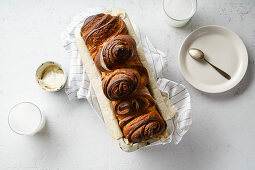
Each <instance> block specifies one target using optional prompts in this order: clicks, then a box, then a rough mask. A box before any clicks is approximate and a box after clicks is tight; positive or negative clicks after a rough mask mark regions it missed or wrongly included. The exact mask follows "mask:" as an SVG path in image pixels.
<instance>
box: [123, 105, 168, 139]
mask: <svg viewBox="0 0 255 170" xmlns="http://www.w3.org/2000/svg"><path fill="white" fill-rule="evenodd" d="M120 121H121V123H122V124H123V125H124V126H123V127H121V128H122V131H123V135H124V136H125V138H127V139H128V140H129V141H131V142H143V141H146V140H148V139H151V138H153V137H157V136H158V135H160V134H161V133H163V132H164V131H165V129H166V124H165V121H164V120H163V119H162V117H161V116H160V114H159V112H158V111H157V109H156V107H155V106H154V107H152V108H150V109H148V110H147V111H146V112H145V113H143V114H142V115H140V116H137V117H134V118H133V119H132V118H131V116H130V117H129V119H126V118H124V120H123V119H122V120H120Z"/></svg>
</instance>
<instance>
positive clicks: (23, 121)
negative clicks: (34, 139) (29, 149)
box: [9, 102, 45, 135]
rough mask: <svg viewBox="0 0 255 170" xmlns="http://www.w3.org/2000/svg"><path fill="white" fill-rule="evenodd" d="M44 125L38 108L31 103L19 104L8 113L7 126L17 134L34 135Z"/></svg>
mask: <svg viewBox="0 0 255 170" xmlns="http://www.w3.org/2000/svg"><path fill="white" fill-rule="evenodd" d="M44 124H45V119H44V116H43V115H42V114H41V111H40V110H39V108H38V107H37V106H36V105H34V104H32V103H29V102H24V103H19V104H17V105H16V106H14V107H13V108H12V109H11V111H10V114H9V125H10V127H11V129H12V130H13V131H14V132H16V133H18V134H22V135H34V134H35V133H37V132H38V131H39V130H41V129H42V128H43V126H44Z"/></svg>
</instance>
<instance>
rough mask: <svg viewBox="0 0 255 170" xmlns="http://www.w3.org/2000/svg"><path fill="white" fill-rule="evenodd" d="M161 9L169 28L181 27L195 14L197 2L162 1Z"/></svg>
mask: <svg viewBox="0 0 255 170" xmlns="http://www.w3.org/2000/svg"><path fill="white" fill-rule="evenodd" d="M163 9H164V11H165V14H166V16H167V18H168V21H169V24H170V25H171V26H173V27H182V26H184V25H185V24H186V23H187V22H188V21H189V20H190V19H191V18H192V17H193V15H194V14H195V12H196V10H197V0H163Z"/></svg>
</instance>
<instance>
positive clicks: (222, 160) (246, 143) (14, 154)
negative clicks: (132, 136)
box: [0, 0, 255, 170]
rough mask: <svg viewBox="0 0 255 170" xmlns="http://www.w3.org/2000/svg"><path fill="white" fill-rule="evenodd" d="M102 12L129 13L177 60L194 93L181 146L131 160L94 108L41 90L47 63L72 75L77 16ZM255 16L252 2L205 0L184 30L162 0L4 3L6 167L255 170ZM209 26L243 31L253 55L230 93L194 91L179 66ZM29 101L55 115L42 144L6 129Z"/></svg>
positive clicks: (0, 74) (1, 132)
mask: <svg viewBox="0 0 255 170" xmlns="http://www.w3.org/2000/svg"><path fill="white" fill-rule="evenodd" d="M100 5H105V6H106V7H109V8H110V7H122V8H126V9H127V12H128V14H129V17H130V18H131V19H132V20H134V22H135V23H137V25H138V27H139V28H140V29H141V30H142V31H144V33H145V34H146V35H147V36H148V37H149V38H150V40H151V41H152V42H153V44H154V45H155V46H156V47H157V48H159V49H160V50H162V51H163V52H166V53H167V55H168V56H169V73H168V77H169V78H171V79H172V80H174V81H177V82H180V83H183V84H184V85H186V87H187V88H188V90H189V91H190V93H191V96H192V106H193V111H192V113H193V125H192V127H191V129H190V131H189V132H188V133H187V134H186V135H185V136H184V139H183V141H182V142H181V143H180V144H179V145H177V146H175V145H173V144H170V145H164V146H155V147H154V148H150V149H148V148H145V149H141V150H140V151H138V152H134V153H124V152H122V151H121V150H120V149H119V148H118V147H116V143H114V142H112V140H111V138H110V137H109V135H108V134H107V132H106V129H105V128H104V125H103V123H102V121H101V120H100V119H99V118H98V117H97V116H96V115H95V113H94V112H93V111H92V109H91V108H90V106H89V105H88V103H87V102H85V101H78V102H69V101H68V99H67V97H66V95H65V94H64V91H60V92H58V93H47V92H45V91H43V90H41V89H40V88H39V87H38V86H37V85H36V82H35V79H34V74H35V70H36V68H37V66H38V65H39V64H40V63H41V62H43V61H46V60H54V61H57V62H59V63H60V64H62V65H63V66H64V68H65V69H67V66H68V60H67V56H66V54H65V52H64V49H63V48H62V46H61V44H60V43H61V40H60V33H61V32H62V31H63V29H64V28H65V27H66V26H67V25H68V24H69V22H70V20H71V18H72V17H73V16H74V15H75V14H76V13H77V12H80V11H81V10H82V9H83V8H87V7H93V6H100ZM254 18H255V1H253V0H249V1H248V0H239V1H238V0H217V1H202V0H200V1H198V11H197V13H196V14H195V16H194V18H193V19H192V20H191V22H190V23H188V25H187V26H186V27H184V28H180V29H176V28H172V27H170V26H168V24H167V23H166V20H165V18H164V12H163V10H162V1H158V0H153V1H148V0H141V1H135V0H134V1H128V0H126V1H116V0H115V1H113V0H110V1H109V0H108V1H106V0H104V1H101V2H100V1H99V0H94V1H88V0H87V1H86V0H79V1H78V0H77V1H66V2H65V1H60V0H56V1H50V0H45V1H28V0H24V1H12V0H1V2H0V35H1V36H0V59H1V62H0V169H1V170H2V169H3V170H5V169H8V170H12V169H14V170H15V169H22V170H23V169H24V170H56V169H59V170H69V169H74V170H76V169H97V170H98V169H121V170H122V169H124V170H127V169H217V170H219V169H231V170H232V169H254V168H255V162H254V160H255V145H254V140H255V128H254V123H255V115H254V113H255V112H254V110H255V105H254V100H255V85H254V74H255V68H254V67H255V66H254V60H255V45H254V44H255V19H254ZM208 24H218V25H222V26H225V27H227V28H230V29H232V30H233V31H235V32H236V33H237V34H239V35H240V37H241V38H242V39H243V41H244V43H245V44H246V46H247V49H248V53H249V66H248V70H247V74H246V75H245V77H244V79H243V80H242V81H241V83H240V84H239V85H238V86H236V87H235V88H234V89H232V90H230V91H228V92H225V93H222V94H206V93H202V92H200V91H198V90H196V89H194V88H192V87H191V86H190V85H189V84H188V83H187V82H186V81H184V79H183V77H182V76H181V74H180V72H179V69H178V67H177V54H178V49H179V47H180V45H181V43H182V41H183V39H184V38H185V37H186V36H187V35H188V34H189V33H190V32H191V31H192V30H194V29H196V28H198V27H199V26H204V25H208ZM24 100H25V101H32V102H34V103H35V104H37V105H38V106H39V107H40V109H41V110H42V112H43V113H44V114H45V115H46V116H47V124H46V128H45V130H44V131H43V132H42V133H41V134H38V135H36V136H34V137H24V136H17V135H16V134H14V133H13V132H11V130H10V129H9V127H8V124H7V116H8V112H9V109H10V108H11V106H13V105H14V104H16V103H18V102H20V101H24ZM100 141H101V142H100ZM159 167H160V168H159Z"/></svg>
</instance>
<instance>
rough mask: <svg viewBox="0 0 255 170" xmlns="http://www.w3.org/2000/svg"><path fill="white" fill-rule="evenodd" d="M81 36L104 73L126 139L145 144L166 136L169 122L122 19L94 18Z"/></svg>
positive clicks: (84, 26)
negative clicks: (157, 105) (157, 104)
mask: <svg viewBox="0 0 255 170" xmlns="http://www.w3.org/2000/svg"><path fill="white" fill-rule="evenodd" d="M81 36H82V38H83V40H84V42H85V44H86V46H87V47H88V50H89V52H90V54H91V56H92V58H93V60H94V62H95V64H96V67H97V68H98V70H99V71H100V73H101V76H102V89H103V92H104V94H105V96H106V97H107V98H108V99H109V100H110V101H111V104H112V107H113V110H114V112H115V114H116V117H117V119H118V123H119V126H120V128H121V129H122V132H123V135H124V137H125V138H126V139H128V140H129V141H130V142H144V141H146V140H148V139H151V138H154V137H157V136H158V135H160V134H162V133H163V132H164V130H165V129H166V123H165V121H164V120H163V118H162V117H161V115H160V113H159V111H158V109H157V107H156V105H155V102H154V99H153V98H152V96H151V94H150V92H149V91H148V89H147V84H148V79H149V76H148V72H147V69H146V68H145V67H143V65H142V63H141V61H140V59H139V57H138V55H137V50H136V42H135V40H134V39H133V38H132V37H131V36H130V35H128V31H127V28H126V25H125V23H124V22H123V21H122V20H121V18H120V17H118V16H111V15H109V14H108V15H106V14H97V15H93V16H90V17H88V18H87V19H86V20H85V22H84V24H83V26H82V28H81Z"/></svg>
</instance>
